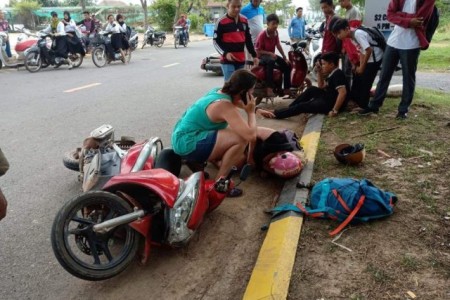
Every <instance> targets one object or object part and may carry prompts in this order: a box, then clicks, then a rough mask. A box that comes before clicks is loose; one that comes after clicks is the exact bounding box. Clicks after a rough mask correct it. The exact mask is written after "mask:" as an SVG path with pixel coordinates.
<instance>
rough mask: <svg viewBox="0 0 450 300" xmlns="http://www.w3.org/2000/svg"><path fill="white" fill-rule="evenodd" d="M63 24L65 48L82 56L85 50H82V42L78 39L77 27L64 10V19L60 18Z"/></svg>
mask: <svg viewBox="0 0 450 300" xmlns="http://www.w3.org/2000/svg"><path fill="white" fill-rule="evenodd" d="M62 22H63V24H64V30H65V31H66V35H67V49H68V51H69V52H70V53H71V54H76V53H78V54H80V55H81V56H84V55H85V54H86V52H85V51H84V47H83V44H82V43H81V40H80V39H79V35H80V36H81V33H79V32H78V28H77V26H76V23H75V21H74V20H73V19H72V18H71V17H70V13H69V12H68V11H65V12H64V19H63V20H62Z"/></svg>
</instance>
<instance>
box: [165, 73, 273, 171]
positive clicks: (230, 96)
mask: <svg viewBox="0 0 450 300" xmlns="http://www.w3.org/2000/svg"><path fill="white" fill-rule="evenodd" d="M255 84H256V77H255V75H254V74H252V73H251V72H250V71H248V70H243V69H242V70H237V71H235V72H234V73H233V74H232V75H231V78H230V80H229V81H226V82H225V84H224V85H223V87H222V88H215V89H212V90H211V91H209V92H208V93H207V94H206V95H204V96H203V97H201V98H200V99H199V100H197V101H196V102H195V103H194V104H193V105H192V106H191V107H189V108H188V109H187V110H186V112H185V113H184V114H183V116H182V117H181V119H179V120H178V122H177V123H176V125H175V128H174V130H173V132H172V139H171V140H172V147H173V150H174V151H175V153H176V154H178V155H180V156H181V157H182V158H183V159H184V160H186V161H187V162H194V163H201V162H205V161H209V162H212V163H215V164H216V165H218V166H219V171H218V173H217V176H216V178H220V177H222V176H225V175H227V174H228V172H229V170H230V168H231V167H232V166H240V165H242V164H243V163H245V161H246V159H247V158H248V157H251V155H250V154H249V155H248V156H247V155H246V154H245V152H246V148H247V146H250V149H249V151H248V153H252V145H254V143H255V142H256V139H257V137H259V138H261V139H263V140H264V139H266V138H267V137H268V136H269V135H270V134H272V133H273V132H274V130H272V129H269V128H262V127H257V126H256V118H255V99H254V97H253V96H252V93H253V89H254V86H255ZM240 109H243V110H244V111H245V112H246V114H247V120H245V119H244V118H243V117H242V116H241V114H240ZM248 162H249V163H252V161H251V160H250V161H248Z"/></svg>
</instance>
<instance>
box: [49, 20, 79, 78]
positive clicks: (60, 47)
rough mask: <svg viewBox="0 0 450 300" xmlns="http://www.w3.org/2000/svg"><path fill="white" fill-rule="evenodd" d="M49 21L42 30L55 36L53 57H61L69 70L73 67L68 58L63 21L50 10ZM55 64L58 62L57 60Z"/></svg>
mask: <svg viewBox="0 0 450 300" xmlns="http://www.w3.org/2000/svg"><path fill="white" fill-rule="evenodd" d="M51 16H52V19H51V23H50V24H49V25H48V26H47V28H45V29H44V30H43V32H46V33H51V34H53V36H54V37H55V57H56V58H59V59H63V60H64V61H65V63H66V64H68V65H69V70H70V69H72V68H73V65H72V61H71V60H70V59H69V58H68V55H67V53H68V49H67V35H66V30H65V26H64V23H63V22H62V21H60V20H59V19H58V14H57V13H56V12H54V11H52V12H51ZM57 64H59V63H58V62H57Z"/></svg>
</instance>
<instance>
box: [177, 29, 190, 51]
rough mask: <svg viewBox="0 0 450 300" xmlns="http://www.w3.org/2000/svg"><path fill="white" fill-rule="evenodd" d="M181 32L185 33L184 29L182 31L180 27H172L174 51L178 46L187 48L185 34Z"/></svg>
mask: <svg viewBox="0 0 450 300" xmlns="http://www.w3.org/2000/svg"><path fill="white" fill-rule="evenodd" d="M183 31H185V29H183V27H182V26H175V27H174V32H173V39H174V42H173V43H174V45H175V49H177V48H178V46H184V47H187V45H188V43H189V41H188V39H187V38H186V32H185V33H184V34H183Z"/></svg>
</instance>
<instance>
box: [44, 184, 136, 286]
mask: <svg viewBox="0 0 450 300" xmlns="http://www.w3.org/2000/svg"><path fill="white" fill-rule="evenodd" d="M130 212H133V209H132V208H131V206H130V205H129V204H128V203H127V202H126V201H125V200H123V199H122V198H120V197H119V196H117V195H115V194H112V193H108V192H104V191H93V192H87V193H84V194H81V195H79V196H77V197H75V198H73V199H72V200H71V201H69V202H67V203H66V204H65V205H64V206H63V207H62V208H61V210H60V211H59V212H58V214H57V215H56V218H55V221H54V222H53V227H52V233H51V241H52V248H53V252H54V254H55V256H56V258H57V260H58V261H59V263H60V264H61V266H62V267H63V268H64V269H65V270H66V271H68V272H69V273H70V274H72V275H74V276H76V277H78V278H81V279H84V280H91V281H98V280H104V279H108V278H111V277H114V276H116V275H117V274H119V273H120V272H122V271H123V270H125V269H126V267H127V266H128V265H129V264H130V263H131V262H132V261H133V259H134V258H135V256H136V253H137V251H138V246H139V236H138V233H137V232H136V231H135V230H133V229H132V228H131V227H130V226H128V225H127V224H125V225H121V226H118V227H116V228H114V229H112V230H110V231H108V232H107V233H98V232H94V231H93V226H94V225H95V224H97V223H101V222H104V221H107V220H109V219H112V218H116V217H118V216H121V215H125V214H127V213H130Z"/></svg>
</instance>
